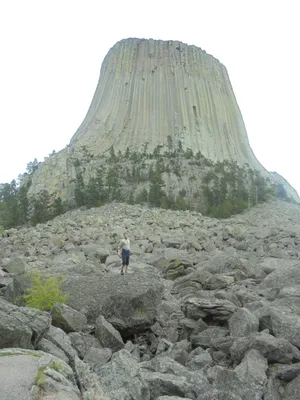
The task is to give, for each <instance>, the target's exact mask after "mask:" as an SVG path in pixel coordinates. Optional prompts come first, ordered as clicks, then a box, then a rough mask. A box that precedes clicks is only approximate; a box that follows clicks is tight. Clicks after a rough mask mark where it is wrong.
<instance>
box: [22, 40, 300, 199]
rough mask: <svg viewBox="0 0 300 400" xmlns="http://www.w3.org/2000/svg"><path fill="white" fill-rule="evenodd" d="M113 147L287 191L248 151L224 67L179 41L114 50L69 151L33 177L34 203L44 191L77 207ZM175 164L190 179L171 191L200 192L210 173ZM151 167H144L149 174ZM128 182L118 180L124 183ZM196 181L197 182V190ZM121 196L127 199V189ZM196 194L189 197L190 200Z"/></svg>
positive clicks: (170, 183) (174, 182)
mask: <svg viewBox="0 0 300 400" xmlns="http://www.w3.org/2000/svg"><path fill="white" fill-rule="evenodd" d="M112 148H113V149H114V152H115V154H119V152H120V153H122V154H123V156H124V155H125V154H126V150H127V149H130V152H131V154H132V152H135V154H139V155H142V154H144V155H145V154H147V155H148V156H149V155H153V154H154V153H155V150H157V149H160V152H161V153H165V152H169V153H173V154H174V152H178V151H188V150H189V149H190V150H192V152H193V154H194V155H196V154H201V155H202V156H203V157H204V158H205V159H206V160H209V161H208V162H213V163H217V162H219V161H220V162H223V161H224V162H225V161H226V162H233V163H237V164H238V165H239V166H241V167H243V166H245V165H247V168H248V167H249V168H252V169H255V170H257V171H259V172H260V173H261V174H262V175H263V176H264V177H269V178H270V180H271V182H277V183H278V184H283V183H282V182H283V180H280V179H278V177H277V175H276V176H275V175H274V174H271V173H268V172H267V171H266V170H265V169H264V168H263V167H262V165H261V164H260V163H259V162H258V160H257V159H256V157H255V155H254V153H253V151H252V150H251V148H250V145H249V141H248V136H247V132H246V129H245V125H244V122H243V118H242V115H241V112H240V109H239V107H238V104H237V101H236V99H235V95H234V92H233V89H232V86H231V84H230V80H229V77H228V73H227V70H226V68H225V67H224V65H222V64H221V63H220V62H219V61H218V60H217V59H215V58H214V57H213V56H211V55H209V54H207V53H206V52H205V51H203V50H201V49H200V48H197V47H195V46H189V45H187V44H184V43H181V42H178V41H161V40H152V39H151V40H145V39H125V40H121V41H120V42H118V43H116V44H115V46H113V48H112V49H110V51H109V52H108V54H107V56H106V57H105V59H104V61H103V64H102V68H101V73H100V79H99V83H98V85H97V88H96V92H95V95H94V98H93V100H92V103H91V106H90V108H89V110H88V113H87V115H86V117H85V119H84V121H83V122H82V124H81V126H80V127H79V129H78V130H77V132H76V133H75V135H74V136H73V137H72V139H71V141H70V144H69V145H68V146H67V147H66V148H65V149H64V150H62V151H60V152H59V153H57V154H54V155H51V156H50V157H49V158H48V159H47V160H46V161H45V162H44V163H43V164H41V165H40V166H39V168H38V169H37V171H36V172H35V173H34V175H33V177H32V184H31V186H30V189H29V192H28V196H29V198H32V197H36V196H38V194H41V193H42V191H43V190H46V191H47V192H48V193H49V194H50V195H51V196H53V197H58V196H59V197H61V199H62V200H63V201H72V200H74V197H75V194H74V193H75V185H76V182H77V183H78V180H79V175H82V179H83V182H84V185H86V184H87V183H88V182H89V181H90V179H91V178H93V177H94V176H95V174H96V173H97V171H99V169H101V171H102V172H103V171H104V175H106V180H107V179H108V178H107V173H108V172H107V169H106V164H107V159H105V157H106V158H107V157H108V155H109V154H110V151H111V150H112ZM128 161H129V157H125V159H123V161H122V164H121V165H119V167H120V170H122V171H124V168H125V169H128V168H129V170H130V169H132V168H133V165H131V164H130V163H128ZM196 161H197V160H196ZM176 162H177V163H180V165H179V166H178V167H177V168H179V169H180V170H181V172H182V175H185V176H186V178H185V179H178V178H177V177H176V173H175V175H174V176H164V177H163V180H164V182H165V184H166V186H167V191H168V192H170V193H172V195H174V193H175V196H177V195H178V191H180V190H184V191H185V192H191V191H193V186H195V187H197V186H201V182H202V179H203V176H202V175H203V174H204V173H205V172H207V171H205V169H203V166H201V168H197V166H195V165H196V164H197V162H198V163H199V160H198V161H197V162H196V164H195V163H193V165H194V166H193V167H192V166H191V165H190V164H191V163H189V162H187V163H184V161H183V160H182V159H180V158H179V159H177V161H176ZM124 163H125V164H124ZM150 164H151V162H149V161H147V162H146V163H144V162H143V163H142V162H141V160H140V161H139V165H143V167H142V168H143V170H144V174H145V175H147V174H148V173H149V171H148V169H149V167H150ZM185 164H186V165H185ZM151 165H152V164H151ZM197 165H199V164H197ZM173 167H174V165H173ZM173 167H172V166H171V169H172V168H173ZM168 168H169V169H170V166H169V167H168ZM174 171H175V170H174ZM174 171H172V172H174ZM123 175H124V173H123V174H121V178H120V181H121V180H122V179H123V180H124V179H125V177H124V176H123ZM195 176H196V177H197V178H195ZM80 179H81V178H80ZM194 179H196V180H197V182H195V183H194V185H192V184H191V182H194ZM198 181H199V182H198ZM245 181H247V179H246V180H245ZM126 182H127V183H126ZM126 185H127V186H126ZM120 186H121V187H123V186H126V187H127V189H128V179H125V182H119V187H120ZM143 188H145V186H144V187H141V188H140V187H138V189H141V190H142V189H143ZM176 188H178V190H176ZM284 188H285V190H286V192H287V193H288V196H289V197H292V198H293V199H294V200H296V201H299V198H298V195H297V193H296V192H295V191H294V189H292V188H291V187H290V186H289V184H288V183H287V182H286V181H284ZM141 190H140V191H141ZM127 191H128V190H127ZM123 192H124V190H123ZM122 195H123V196H125V197H126V190H125V194H124V193H122ZM194 195H195V193H194V192H193V193H190V197H191V198H193V196H194ZM136 196H137V193H135V197H136Z"/></svg>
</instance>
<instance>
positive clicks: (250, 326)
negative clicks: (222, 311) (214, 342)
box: [228, 307, 259, 337]
mask: <svg viewBox="0 0 300 400" xmlns="http://www.w3.org/2000/svg"><path fill="white" fill-rule="evenodd" d="M228 325H229V329H230V335H231V336H233V337H241V336H248V335H251V334H252V333H255V332H257V331H258V328H259V319H258V318H257V317H256V316H255V315H253V314H252V313H251V312H250V311H249V310H247V308H244V307H243V308H239V309H238V310H237V311H236V312H235V313H234V314H233V315H232V317H231V318H230V319H229V321H228Z"/></svg>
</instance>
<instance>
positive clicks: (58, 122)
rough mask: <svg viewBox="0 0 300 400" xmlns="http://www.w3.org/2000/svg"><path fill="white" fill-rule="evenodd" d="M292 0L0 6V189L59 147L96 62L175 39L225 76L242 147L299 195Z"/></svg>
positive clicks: (85, 101)
mask: <svg viewBox="0 0 300 400" xmlns="http://www.w3.org/2000/svg"><path fill="white" fill-rule="evenodd" d="M299 6H300V5H299V1H298V0H285V1H283V0H280V1H277V0H185V1H177V0H173V1H169V0H160V1H157V0H151V1H147V2H143V1H142V0H139V1H136V0H126V1H125V0H115V1H114V0H111V1H103V0H102V1H101V0H98V1H92V0H81V1H76V0H51V1H50V0H26V1H25V0H19V1H18V0H6V1H5V0H2V1H1V0H0V56H1V59H0V182H8V181H11V180H12V179H14V178H16V177H17V176H18V174H19V173H23V172H25V169H26V164H27V163H28V162H29V161H32V160H33V159H34V158H35V157H37V158H38V160H39V161H43V159H44V157H45V156H47V155H48V154H49V153H51V152H52V150H54V149H55V150H56V151H58V150H61V149H62V148H63V147H65V146H66V144H68V143H69V141H70V139H71V137H72V135H73V134H74V133H75V131H76V130H77V128H78V127H79V125H80V123H81V122H82V120H83V118H84V117H85V114H86V112H87V110H88V107H89V105H90V103H91V100H92V97H93V94H94V91H95V89H96V85H97V82H98V78H99V73H100V67H101V63H102V60H103V58H104V56H105V55H106V53H107V52H108V50H109V49H110V47H112V46H113V45H114V44H115V42H117V41H118V40H121V39H124V38H127V37H139V38H153V39H163V40H180V41H182V42H185V43H188V44H193V45H196V46H199V47H201V48H202V49H204V50H206V51H207V52H208V53H209V54H212V55H213V56H214V57H216V58H218V59H219V60H220V61H221V62H222V63H223V64H224V65H225V66H226V68H227V70H228V72H229V76H230V79H231V83H232V85H233V89H234V92H235V95H236V97H237V101H238V104H239V106H240V108H241V111H242V115H243V118H244V121H245V124H246V128H247V132H248V136H249V140H250V144H251V147H252V148H253V150H254V152H255V154H256V156H257V158H258V159H259V161H260V162H261V163H262V164H263V165H264V166H265V167H266V168H267V169H268V170H271V171H273V170H275V171H277V172H278V173H280V174H281V175H283V176H284V177H285V178H286V179H287V180H288V181H289V182H290V183H291V184H292V185H293V186H294V187H295V188H296V189H297V190H298V192H299V193H300V177H299V173H298V170H299V167H300V157H299V148H298V146H299V118H298V115H299V112H300V111H299V100H298V96H299V93H300V56H299V38H300V23H299V11H298V8H299Z"/></svg>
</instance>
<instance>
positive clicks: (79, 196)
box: [74, 171, 85, 207]
mask: <svg viewBox="0 0 300 400" xmlns="http://www.w3.org/2000/svg"><path fill="white" fill-rule="evenodd" d="M74 195H75V204H76V206H77V207H82V206H84V205H85V188H84V182H83V176H82V173H81V172H79V171H78V172H77V173H76V185H75V191H74Z"/></svg>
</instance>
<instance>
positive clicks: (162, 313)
mask: <svg viewBox="0 0 300 400" xmlns="http://www.w3.org/2000/svg"><path fill="white" fill-rule="evenodd" d="M124 230H127V231H128V232H129V235H130V237H131V241H132V250H133V251H134V256H132V259H131V266H130V269H129V273H128V274H127V275H124V276H121V275H120V273H119V266H120V259H119V258H118V256H117V254H116V248H117V245H118V242H119V240H120V237H121V235H122V233H123V231H124ZM35 270H39V271H42V273H43V274H44V276H53V275H54V276H60V275H61V274H63V275H64V276H65V277H66V280H65V282H64V283H63V290H64V292H65V293H66V294H68V296H69V297H68V300H67V302H66V304H65V305H62V304H57V305H56V306H55V307H54V308H53V310H52V312H51V313H48V312H45V311H39V310H35V309H31V308H27V307H24V304H23V303H22V300H21V299H22V295H23V294H24V293H25V291H26V289H27V288H28V287H29V286H30V280H29V279H28V277H27V274H28V272H31V271H35ZM0 295H1V296H0V382H1V385H0V399H1V400H19V399H20V398H21V397H20V393H22V396H23V397H22V399H44V400H51V399H59V400H65V399H66V400H67V399H71V400H73V399H74V400H75V399H85V400H179V399H180V398H186V399H190V400H261V399H264V400H299V393H300V207H299V206H296V205H292V204H288V203H284V202H281V201H279V200H276V201H272V202H270V203H266V204H263V205H259V206H256V207H255V208H253V209H251V210H249V211H247V212H246V213H244V214H241V215H238V216H235V217H233V218H231V219H227V220H222V221H220V220H214V219H210V218H207V217H203V216H201V214H199V213H196V212H188V211H186V212H184V211H166V210H161V209H148V208H146V207H142V206H130V205H126V204H108V205H105V206H103V207H101V208H96V209H90V210H76V211H72V212H69V213H67V214H65V215H63V216H60V217H57V218H56V219H54V220H53V221H50V222H48V223H46V224H43V225H37V226H36V227H32V228H21V229H19V230H15V229H12V230H9V231H5V232H4V234H3V237H2V238H0ZM3 382H4V383H3Z"/></svg>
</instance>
